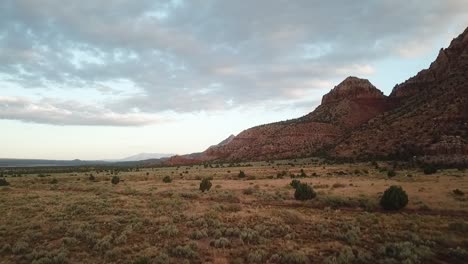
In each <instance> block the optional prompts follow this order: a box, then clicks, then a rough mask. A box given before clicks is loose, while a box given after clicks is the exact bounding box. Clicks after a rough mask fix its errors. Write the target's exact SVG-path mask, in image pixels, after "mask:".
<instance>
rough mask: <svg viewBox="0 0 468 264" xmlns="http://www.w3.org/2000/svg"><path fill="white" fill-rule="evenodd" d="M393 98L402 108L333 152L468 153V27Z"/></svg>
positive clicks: (358, 131) (349, 154)
mask: <svg viewBox="0 0 468 264" xmlns="http://www.w3.org/2000/svg"><path fill="white" fill-rule="evenodd" d="M390 99H391V100H397V101H398V107H396V108H394V109H392V110H391V111H388V112H385V113H384V114H383V115H380V116H378V117H376V118H374V119H373V120H371V121H370V122H368V123H367V124H365V125H364V126H362V127H359V128H357V129H356V130H354V131H353V132H352V134H351V136H350V137H349V138H346V139H344V140H343V141H342V142H341V143H339V144H338V145H337V146H336V147H335V148H334V149H333V150H332V151H331V152H330V154H331V155H333V156H340V157H350V158H356V157H361V158H372V157H378V156H385V157H389V156H390V157H395V158H407V157H410V156H411V157H414V156H416V157H422V158H424V159H426V156H432V157H435V156H450V155H454V157H453V159H458V157H455V156H456V155H458V156H459V155H466V153H465V149H466V148H467V145H466V142H467V141H468V28H467V29H466V30H465V31H464V32H463V33H462V34H461V35H460V36H458V37H457V38H455V39H454V40H453V41H452V42H451V44H450V46H449V47H448V48H447V49H442V50H441V51H440V52H439V55H438V56H437V59H436V60H435V61H434V62H433V63H432V64H431V65H430V67H429V68H428V69H425V70H423V71H421V72H419V73H418V74H417V75H416V76H414V77H412V78H410V79H409V80H407V81H405V82H404V83H402V84H399V85H397V86H396V87H395V88H394V89H393V91H392V93H391V95H390ZM449 139H450V140H449ZM430 159H436V158H430ZM438 160H444V162H447V160H450V159H449V158H443V159H442V158H440V159H438Z"/></svg>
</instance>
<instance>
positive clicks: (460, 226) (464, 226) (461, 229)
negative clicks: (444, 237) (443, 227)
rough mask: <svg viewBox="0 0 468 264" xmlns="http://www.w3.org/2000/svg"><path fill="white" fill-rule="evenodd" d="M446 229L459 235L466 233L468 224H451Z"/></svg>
mask: <svg viewBox="0 0 468 264" xmlns="http://www.w3.org/2000/svg"><path fill="white" fill-rule="evenodd" d="M448 229H449V230H451V231H456V232H460V233H468V223H466V222H462V221H459V222H453V223H450V224H449V225H448Z"/></svg>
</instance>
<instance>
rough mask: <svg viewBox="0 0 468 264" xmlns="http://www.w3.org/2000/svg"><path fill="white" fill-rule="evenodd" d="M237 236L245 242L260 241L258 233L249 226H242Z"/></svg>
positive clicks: (255, 242)
mask: <svg viewBox="0 0 468 264" xmlns="http://www.w3.org/2000/svg"><path fill="white" fill-rule="evenodd" d="M239 238H240V240H241V241H242V242H243V243H246V244H258V243H259V242H260V238H261V237H260V234H259V233H258V232H257V231H256V230H254V229H251V228H244V229H242V230H241V232H240V234H239Z"/></svg>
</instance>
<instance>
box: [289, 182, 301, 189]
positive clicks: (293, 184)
mask: <svg viewBox="0 0 468 264" xmlns="http://www.w3.org/2000/svg"><path fill="white" fill-rule="evenodd" d="M299 184H301V182H300V181H299V180H292V181H291V183H290V184H289V185H291V187H293V188H294V189H297V186H299Z"/></svg>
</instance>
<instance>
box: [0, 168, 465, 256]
mask: <svg viewBox="0 0 468 264" xmlns="http://www.w3.org/2000/svg"><path fill="white" fill-rule="evenodd" d="M392 166H394V164H393V165H392V164H390V163H386V162H379V163H377V164H375V163H374V164H371V163H353V164H327V163H324V162H321V161H320V160H317V159H299V160H283V161H272V162H252V163H242V164H217V165H194V166H180V167H161V168H138V169H136V168H135V169H132V168H130V169H129V168H126V169H117V168H114V169H105V170H104V169H99V168H97V169H96V170H92V169H90V170H88V171H85V172H83V171H79V172H78V171H77V172H70V173H68V172H67V173H45V174H44V173H41V174H34V173H29V174H22V175H12V174H10V175H9V174H8V173H7V174H6V178H5V179H6V180H7V182H8V183H9V185H8V186H3V187H0V213H1V216H0V263H466V262H467V258H468V237H467V236H466V235H467V234H468V194H467V192H468V172H467V171H464V170H462V169H446V170H439V171H437V172H435V173H433V174H430V175H426V174H424V173H423V171H422V170H421V169H419V168H411V167H410V168H404V167H402V168H400V167H396V168H395V169H393V167H392ZM389 170H390V171H393V170H394V171H395V175H394V176H393V173H388V171H389ZM240 171H243V172H244V174H245V175H241V177H239V174H240ZM13 176H14V177H13ZM114 176H117V177H118V178H119V180H120V181H119V182H118V183H117V184H113V183H111V180H112V178H113V177H114ZM389 176H391V177H390V178H389ZM164 178H166V179H165V180H163V179H164ZM168 178H170V181H169V180H168ZM203 178H210V179H211V183H212V187H211V189H210V190H209V191H205V192H201V191H200V190H199V185H200V182H201V180H202V179H203ZM292 178H295V179H298V180H300V181H301V182H303V183H308V184H309V185H311V186H312V187H313V189H314V191H315V192H316V194H317V195H316V197H315V198H314V199H312V200H308V201H297V200H295V199H294V189H293V188H292V187H291V186H290V182H291V180H292ZM391 185H399V186H402V188H403V189H404V190H405V191H406V193H407V194H408V196H409V203H408V205H407V207H405V208H404V209H402V210H400V211H385V210H383V209H382V208H381V207H380V205H379V199H380V197H381V195H382V193H383V192H384V191H385V190H386V189H387V188H388V187H389V186H391Z"/></svg>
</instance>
